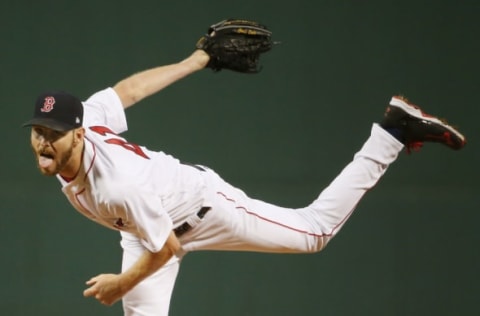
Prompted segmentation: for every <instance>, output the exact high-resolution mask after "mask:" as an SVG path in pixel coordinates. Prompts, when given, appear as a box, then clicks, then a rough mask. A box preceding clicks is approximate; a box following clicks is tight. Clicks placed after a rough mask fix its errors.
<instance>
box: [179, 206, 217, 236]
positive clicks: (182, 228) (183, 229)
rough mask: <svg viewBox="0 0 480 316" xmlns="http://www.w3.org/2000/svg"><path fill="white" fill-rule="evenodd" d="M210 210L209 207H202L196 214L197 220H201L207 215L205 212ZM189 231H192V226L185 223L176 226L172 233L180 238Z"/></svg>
mask: <svg viewBox="0 0 480 316" xmlns="http://www.w3.org/2000/svg"><path fill="white" fill-rule="evenodd" d="M210 210H211V207H208V206H204V207H202V208H201V209H200V211H198V212H197V216H198V217H199V218H203V217H204V216H205V214H207V212H208V211H210ZM190 229H192V226H191V225H190V224H189V223H187V222H185V223H183V224H182V225H180V226H178V227H177V228H174V229H173V232H174V233H175V235H176V236H177V237H180V236H182V235H183V234H185V233H186V232H188V231H189V230H190Z"/></svg>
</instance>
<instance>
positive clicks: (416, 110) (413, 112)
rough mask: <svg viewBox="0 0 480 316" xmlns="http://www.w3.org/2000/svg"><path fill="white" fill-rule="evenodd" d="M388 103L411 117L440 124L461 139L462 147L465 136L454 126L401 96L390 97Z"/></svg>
mask: <svg viewBox="0 0 480 316" xmlns="http://www.w3.org/2000/svg"><path fill="white" fill-rule="evenodd" d="M390 105H391V106H395V107H397V108H400V109H401V110H402V111H404V112H405V113H407V114H408V115H410V116H413V117H416V118H418V119H420V120H425V121H429V122H432V123H434V124H437V125H440V126H442V127H443V128H445V129H446V130H448V131H449V132H450V133H452V134H453V135H455V136H456V137H458V138H459V139H460V140H461V143H462V145H461V147H463V146H464V145H465V136H463V135H462V134H461V133H460V132H459V131H457V130H456V129H455V128H453V127H452V126H450V125H448V124H446V123H445V122H443V121H442V120H440V119H438V118H437V117H435V116H433V115H430V114H427V113H424V112H423V111H422V109H420V107H418V106H416V105H413V104H409V103H407V102H405V101H403V100H402V99H401V98H398V97H392V100H391V101H390ZM461 147H460V148H461Z"/></svg>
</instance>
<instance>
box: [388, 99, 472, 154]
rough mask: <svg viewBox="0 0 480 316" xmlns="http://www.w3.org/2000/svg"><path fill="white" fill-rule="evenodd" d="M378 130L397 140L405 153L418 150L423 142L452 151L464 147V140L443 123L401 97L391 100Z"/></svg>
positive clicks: (454, 130)
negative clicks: (403, 146) (383, 130)
mask: <svg viewBox="0 0 480 316" xmlns="http://www.w3.org/2000/svg"><path fill="white" fill-rule="evenodd" d="M380 126H382V127H383V128H384V129H386V130H387V131H390V132H391V133H392V135H394V136H395V137H397V139H399V140H400V141H401V142H402V143H403V144H404V145H405V147H406V148H407V151H408V152H410V150H412V149H413V150H419V149H420V148H421V147H422V145H423V143H424V142H435V143H441V144H444V145H446V146H448V147H450V148H452V149H455V150H458V149H461V148H463V146H465V144H466V139H465V136H463V135H462V134H461V133H460V132H459V131H457V130H456V129H455V128H454V127H452V126H450V125H448V123H447V122H446V121H445V120H441V119H439V118H437V117H435V116H432V115H429V114H426V113H424V112H422V110H421V109H420V108H419V107H418V106H416V105H413V104H410V103H408V100H407V99H406V98H403V97H401V96H394V97H392V100H391V101H390V105H389V106H388V107H387V109H386V111H385V115H384V118H383V121H382V122H381V123H380ZM392 131H393V132H392Z"/></svg>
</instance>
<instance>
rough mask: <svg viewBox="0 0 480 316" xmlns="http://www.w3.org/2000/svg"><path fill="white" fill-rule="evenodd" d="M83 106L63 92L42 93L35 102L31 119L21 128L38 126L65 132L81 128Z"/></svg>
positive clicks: (76, 99) (75, 98) (73, 97)
mask: <svg viewBox="0 0 480 316" xmlns="http://www.w3.org/2000/svg"><path fill="white" fill-rule="evenodd" d="M82 121H83V105H82V102H81V101H80V100H79V99H78V98H77V97H75V96H73V95H71V94H69V93H67V92H63V91H50V92H45V93H42V94H41V95H39V96H38V98H37V101H36V102H35V111H34V112H33V118H32V119H31V120H29V121H28V122H26V123H24V124H23V126H24V127H26V126H32V125H39V126H44V127H48V128H51V129H53V130H56V131H62V132H66V131H69V130H72V129H75V128H78V127H80V126H82Z"/></svg>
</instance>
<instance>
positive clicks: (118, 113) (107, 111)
mask: <svg viewBox="0 0 480 316" xmlns="http://www.w3.org/2000/svg"><path fill="white" fill-rule="evenodd" d="M83 109H84V113H83V126H85V127H88V126H95V125H100V126H108V127H109V128H110V129H111V130H112V131H113V132H115V133H117V134H120V133H122V132H125V131H127V129H128V126H127V118H126V116H125V110H124V108H123V105H122V102H121V100H120V98H119V96H118V95H117V93H116V92H115V90H114V89H113V88H106V89H104V90H101V91H98V92H96V93H95V94H93V95H92V96H90V97H89V98H88V99H87V100H86V101H84V102H83Z"/></svg>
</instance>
